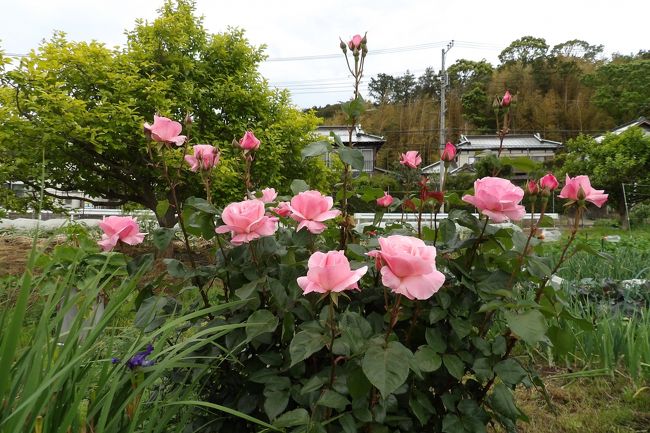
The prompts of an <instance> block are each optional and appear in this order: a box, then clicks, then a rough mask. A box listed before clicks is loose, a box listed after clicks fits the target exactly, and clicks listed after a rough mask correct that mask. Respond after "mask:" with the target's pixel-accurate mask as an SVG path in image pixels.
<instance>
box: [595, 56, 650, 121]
mask: <svg viewBox="0 0 650 433" xmlns="http://www.w3.org/2000/svg"><path fill="white" fill-rule="evenodd" d="M584 81H585V83H586V84H587V85H588V86H590V87H592V88H593V89H594V92H595V93H594V96H593V102H594V104H596V105H597V106H598V107H600V108H602V109H603V110H605V111H607V113H608V114H609V115H611V116H612V117H613V118H614V121H615V122H616V123H618V124H620V123H624V122H628V121H630V120H631V119H636V118H638V117H640V116H650V103H648V101H650V60H646V59H636V58H635V59H632V60H629V61H628V60H626V59H623V58H621V59H619V60H618V61H612V62H609V63H607V64H604V65H602V66H600V67H599V68H598V69H596V71H594V72H593V73H592V74H589V75H587V76H585V78H584Z"/></svg>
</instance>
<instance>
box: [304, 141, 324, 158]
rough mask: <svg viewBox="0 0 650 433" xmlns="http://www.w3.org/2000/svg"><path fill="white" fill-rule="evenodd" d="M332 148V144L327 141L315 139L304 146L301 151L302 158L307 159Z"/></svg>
mask: <svg viewBox="0 0 650 433" xmlns="http://www.w3.org/2000/svg"><path fill="white" fill-rule="evenodd" d="M331 150H332V145H331V144H329V142H327V141H315V142H313V143H309V144H308V145H307V146H305V147H303V149H302V150H301V151H300V155H301V156H302V159H303V160H305V159H307V158H309V157H313V156H319V155H324V154H326V153H327V152H330V151H331Z"/></svg>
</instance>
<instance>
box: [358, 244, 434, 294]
mask: <svg viewBox="0 0 650 433" xmlns="http://www.w3.org/2000/svg"><path fill="white" fill-rule="evenodd" d="M379 246H380V249H379V250H375V251H371V252H369V253H368V255H369V256H371V257H374V258H375V260H376V261H377V263H378V264H379V265H380V267H381V271H380V272H381V282H382V283H383V284H384V286H386V287H389V288H391V289H392V290H393V292H394V293H399V294H400V295H404V296H406V297H407V298H409V299H411V300H413V299H420V300H423V299H429V298H430V297H431V296H433V294H434V293H436V292H437V291H438V290H439V289H440V287H442V284H443V283H444V282H445V276H444V275H443V274H442V272H440V271H438V270H437V269H436V248H435V247H431V246H428V245H426V244H425V243H424V242H423V241H422V240H421V239H418V238H415V237H412V236H401V235H393V236H388V237H386V238H379Z"/></svg>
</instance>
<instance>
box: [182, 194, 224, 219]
mask: <svg viewBox="0 0 650 433" xmlns="http://www.w3.org/2000/svg"><path fill="white" fill-rule="evenodd" d="M185 206H186V207H191V208H194V209H196V210H200V211H201V212H205V213H207V214H210V215H217V214H218V213H219V211H218V210H217V208H216V207H214V206H212V205H211V204H210V203H208V201H207V200H206V199H204V198H199V197H190V198H188V199H187V200H185Z"/></svg>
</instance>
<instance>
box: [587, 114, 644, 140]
mask: <svg viewBox="0 0 650 433" xmlns="http://www.w3.org/2000/svg"><path fill="white" fill-rule="evenodd" d="M634 126H638V127H639V128H641V129H642V130H643V132H644V134H645V135H646V136H648V135H650V120H648V119H646V118H645V117H639V118H638V119H636V120H633V121H631V122H628V123H625V124H623V125H621V126H618V127H616V128H614V129H612V130H611V131H609V132H608V134H616V135H619V134H622V133H623V132H625V131H627V130H628V129H629V128H632V127H634ZM606 135H607V134H601V135H597V136H595V137H594V140H596V143H601V142H602V141H603V140H604V139H605V136H606Z"/></svg>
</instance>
